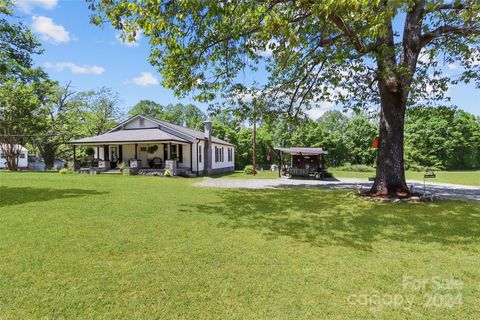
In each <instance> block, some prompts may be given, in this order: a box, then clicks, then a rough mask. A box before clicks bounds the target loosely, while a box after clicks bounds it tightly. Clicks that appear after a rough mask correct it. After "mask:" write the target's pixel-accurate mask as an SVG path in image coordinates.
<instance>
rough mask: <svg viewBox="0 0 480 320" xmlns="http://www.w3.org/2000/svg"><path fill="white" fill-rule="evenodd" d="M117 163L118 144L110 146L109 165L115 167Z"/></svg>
mask: <svg viewBox="0 0 480 320" xmlns="http://www.w3.org/2000/svg"><path fill="white" fill-rule="evenodd" d="M117 164H118V146H110V165H111V167H112V168H116V167H117Z"/></svg>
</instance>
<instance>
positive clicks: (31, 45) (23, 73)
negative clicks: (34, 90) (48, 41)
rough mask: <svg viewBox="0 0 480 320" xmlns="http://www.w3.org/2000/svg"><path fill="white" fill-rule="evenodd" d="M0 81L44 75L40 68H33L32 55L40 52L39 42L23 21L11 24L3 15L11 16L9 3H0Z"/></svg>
mask: <svg viewBox="0 0 480 320" xmlns="http://www.w3.org/2000/svg"><path fill="white" fill-rule="evenodd" d="M0 8H3V9H2V10H0V83H3V82H5V81H7V80H9V79H10V80H12V79H13V80H19V81H22V82H25V81H27V79H31V78H32V77H33V78H35V77H36V78H38V77H44V76H45V74H44V73H43V72H42V71H41V70H40V69H38V68H37V69H35V68H33V59H32V55H37V54H41V53H42V52H43V50H42V49H40V42H38V41H37V39H36V38H35V36H34V34H33V32H32V31H31V30H30V28H29V27H27V26H26V25H24V24H23V23H18V24H12V23H10V22H9V21H7V19H5V18H4V17H3V16H4V15H7V16H11V15H12V13H11V11H10V10H9V9H10V8H11V3H8V4H6V5H5V2H3V1H2V3H0Z"/></svg>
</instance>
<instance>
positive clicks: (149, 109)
mask: <svg viewBox="0 0 480 320" xmlns="http://www.w3.org/2000/svg"><path fill="white" fill-rule="evenodd" d="M129 114H130V115H131V116H133V115H137V114H141V115H144V116H147V117H151V118H155V119H159V120H164V121H167V122H169V123H173V124H177V125H180V126H186V127H188V128H192V129H197V130H203V123H204V121H205V120H206V119H207V116H206V115H205V114H204V113H203V112H202V110H200V109H199V108H198V107H197V106H195V105H193V104H187V105H184V104H181V103H177V104H175V105H173V104H168V105H166V106H163V105H161V104H158V103H156V102H154V101H151V100H141V101H139V102H138V103H137V104H136V105H134V106H133V107H132V108H131V109H130V111H129Z"/></svg>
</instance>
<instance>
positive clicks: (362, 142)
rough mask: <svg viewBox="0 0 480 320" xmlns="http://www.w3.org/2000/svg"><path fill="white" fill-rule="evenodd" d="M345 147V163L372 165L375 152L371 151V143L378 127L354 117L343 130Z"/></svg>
mask: <svg viewBox="0 0 480 320" xmlns="http://www.w3.org/2000/svg"><path fill="white" fill-rule="evenodd" d="M344 134H345V147H346V149H347V150H348V158H347V161H348V162H350V163H352V164H365V165H370V166H371V165H373V164H374V162H375V158H376V150H374V149H372V141H373V139H374V138H375V137H377V136H378V126H376V125H374V124H372V123H371V122H370V121H368V119H365V118H362V117H354V118H353V119H352V120H350V121H349V122H348V124H347V126H346V128H345V133H344Z"/></svg>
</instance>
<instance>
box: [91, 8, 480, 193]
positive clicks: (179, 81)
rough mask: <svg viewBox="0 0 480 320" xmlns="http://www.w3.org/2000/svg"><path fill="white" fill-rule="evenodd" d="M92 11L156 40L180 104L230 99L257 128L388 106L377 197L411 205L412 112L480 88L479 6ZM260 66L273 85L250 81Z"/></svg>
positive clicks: (157, 62) (155, 58)
mask: <svg viewBox="0 0 480 320" xmlns="http://www.w3.org/2000/svg"><path fill="white" fill-rule="evenodd" d="M89 1H90V3H91V5H90V8H91V9H92V10H94V12H95V13H94V15H93V16H92V22H93V23H95V24H102V23H103V22H104V21H105V20H108V21H109V22H110V23H111V25H112V26H113V27H114V28H116V29H118V30H120V31H121V32H123V33H124V34H125V35H126V37H127V38H129V39H133V38H134V37H135V36H136V34H137V33H138V32H140V31H142V32H143V33H144V34H145V35H146V36H147V37H149V38H150V44H151V51H150V58H149V60H150V62H151V64H152V65H154V66H156V67H157V68H158V70H159V72H160V73H161V74H162V77H163V84H164V85H165V86H166V87H168V88H171V89H173V90H174V91H175V93H176V94H177V95H183V96H184V95H186V94H187V93H192V92H193V93H194V95H195V98H196V99H197V100H199V101H214V100H215V99H217V98H224V99H227V100H228V99H230V100H233V101H234V102H235V104H238V105H239V106H240V109H241V112H240V113H241V114H243V115H253V117H248V118H250V119H252V118H256V117H255V114H256V112H257V111H259V110H257V111H255V108H256V107H258V106H260V107H261V112H262V113H266V114H271V115H273V116H278V115H279V114H288V115H289V117H293V118H294V119H295V118H298V117H299V115H301V114H302V113H303V111H304V110H305V109H308V108H311V107H312V106H315V105H318V104H319V103H321V102H323V101H329V102H334V103H340V104H341V105H343V106H344V107H345V108H353V109H355V110H359V109H363V108H369V107H372V106H376V105H380V107H381V110H382V112H381V113H380V116H381V121H380V122H379V124H380V126H379V148H378V157H377V159H378V160H377V161H378V165H377V168H378V176H377V179H376V181H375V184H374V186H373V187H372V193H373V194H376V195H386V194H389V195H393V194H399V193H406V194H408V187H407V185H406V183H405V174H404V161H403V159H404V145H403V142H404V140H403V129H404V120H405V110H406V107H407V105H414V104H418V102H421V101H425V100H426V101H431V100H442V99H444V98H445V92H446V91H447V89H448V86H449V85H450V84H456V83H458V82H469V81H471V80H472V79H474V80H476V81H477V82H480V81H478V80H480V76H479V74H480V72H479V71H480V64H478V61H479V59H480V41H479V39H480V24H479V21H478V14H479V12H480V3H479V2H478V1H477V0H464V1H455V2H453V4H445V3H443V2H439V1H437V0H428V1H419V0H417V1H409V0H400V1H376V2H371V1H366V0H362V1H309V0H306V1H273V0H267V1H253V0H250V1H229V2H218V1H207V2H205V1H182V2H170V1H142V2H138V3H132V2H131V1H128V0H119V1H100V0H89ZM401 21H403V23H402V22H401ZM394 22H395V23H394ZM399 34H402V36H401V37H400V36H399ZM269 53H271V55H269ZM440 55H441V56H442V57H445V58H444V60H445V61H446V63H458V64H460V65H461V66H462V68H461V71H460V75H459V76H458V77H450V76H449V75H447V74H444V73H443V72H442V70H441V69H439V68H437V66H438V62H437V58H438V56H440ZM265 56H268V57H267V58H265ZM260 67H262V68H264V69H265V70H266V71H267V72H268V73H269V77H268V79H267V81H266V82H265V83H258V82H255V81H253V82H251V83H247V84H246V83H245V81H244V79H243V78H242V77H239V74H240V73H241V72H244V70H245V69H246V68H250V69H251V70H253V71H255V70H257V69H259V68H260ZM431 88H433V90H431ZM250 98H251V99H250ZM246 100H251V101H252V103H248V102H247V103H245V101H246ZM244 109H250V110H247V112H245V110H244ZM252 109H253V110H252ZM248 111H250V112H248ZM365 157H367V158H368V157H369V155H368V154H363V155H362V158H365ZM354 160H355V161H357V160H356V159H354Z"/></svg>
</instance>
